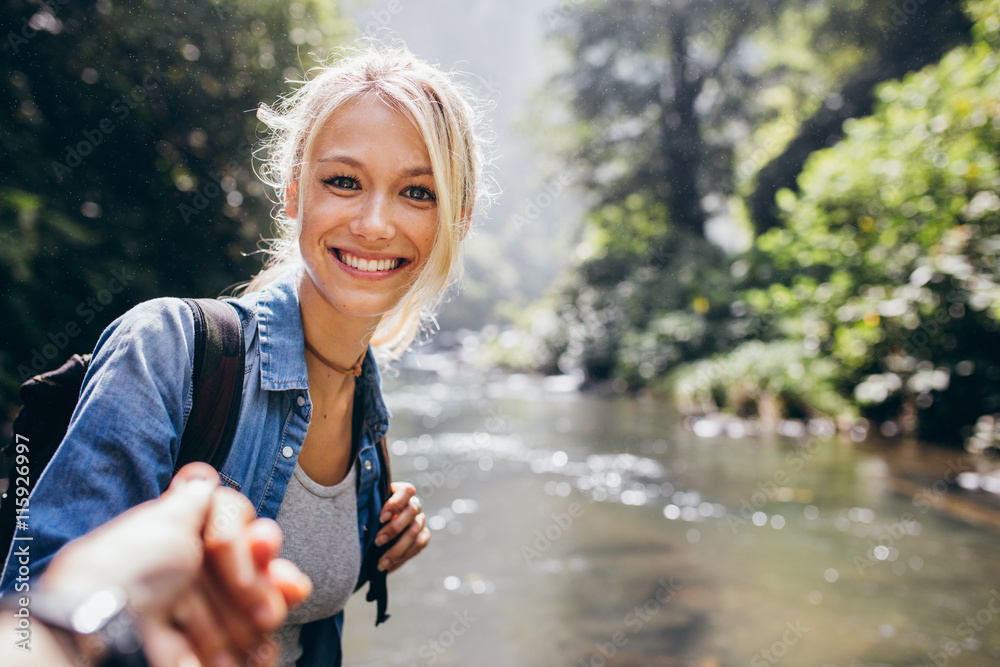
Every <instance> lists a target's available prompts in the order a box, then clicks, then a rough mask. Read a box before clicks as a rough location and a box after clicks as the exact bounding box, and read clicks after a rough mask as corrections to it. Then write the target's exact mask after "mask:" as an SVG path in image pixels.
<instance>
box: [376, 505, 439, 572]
mask: <svg viewBox="0 0 1000 667" xmlns="http://www.w3.org/2000/svg"><path fill="white" fill-rule="evenodd" d="M425 522H426V515H424V514H423V513H420V514H418V515H417V516H416V518H415V519H414V520H413V522H412V523H410V525H409V526H407V528H406V530H405V531H404V532H403V533H402V534H401V535H400V536H399V539H398V540H396V543H395V544H393V545H392V547H391V548H390V549H389V550H388V551H386V552H385V554H384V555H383V556H382V558H381V559H379V564H378V568H379V569H380V570H386V571H388V572H394V571H396V570H398V569H399V568H400V566H402V565H403V563H405V562H406V561H408V560H410V559H411V558H413V557H414V556H416V555H417V554H418V553H420V552H421V551H423V549H424V547H426V546H427V543H428V542H430V539H431V531H430V530H429V529H428V528H427V526H426V525H425Z"/></svg>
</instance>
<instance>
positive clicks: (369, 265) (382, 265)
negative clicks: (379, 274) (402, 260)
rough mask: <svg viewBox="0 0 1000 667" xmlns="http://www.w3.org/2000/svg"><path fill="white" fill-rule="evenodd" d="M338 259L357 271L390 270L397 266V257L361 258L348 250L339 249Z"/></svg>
mask: <svg viewBox="0 0 1000 667" xmlns="http://www.w3.org/2000/svg"><path fill="white" fill-rule="evenodd" d="M340 261H342V262H343V263H344V264H347V265H348V266H350V267H352V268H355V269H357V270H359V271H369V272H371V271H392V270H393V269H395V268H396V267H397V266H399V260H398V259H370V260H369V259H363V258H361V257H355V256H354V255H352V254H351V253H349V252H343V251H340Z"/></svg>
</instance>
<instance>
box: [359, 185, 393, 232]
mask: <svg viewBox="0 0 1000 667" xmlns="http://www.w3.org/2000/svg"><path fill="white" fill-rule="evenodd" d="M391 209H392V207H391V202H390V201H389V200H388V198H387V197H385V196H384V195H377V194H376V195H372V196H370V197H368V198H366V201H365V203H364V205H363V206H362V207H361V210H360V211H359V212H358V215H357V216H356V217H355V218H354V219H353V220H352V221H351V226H350V229H351V233H352V234H354V235H355V236H360V237H361V238H363V239H365V240H368V241H384V240H387V239H390V238H392V237H393V235H394V234H395V227H394V226H393V224H392V210H391Z"/></svg>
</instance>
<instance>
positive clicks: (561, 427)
mask: <svg viewBox="0 0 1000 667" xmlns="http://www.w3.org/2000/svg"><path fill="white" fill-rule="evenodd" d="M422 363H423V364H424V365H425V366H427V367H431V368H432V369H433V370H423V371H417V370H412V369H404V370H403V372H402V375H401V377H399V378H391V377H390V378H387V379H386V393H387V402H388V403H389V406H390V409H391V410H392V411H393V423H392V429H391V438H390V441H391V449H392V453H393V465H394V469H393V475H394V477H395V478H396V479H398V480H407V481H411V482H413V483H414V484H415V485H416V486H417V487H418V493H419V495H420V497H421V499H422V503H423V508H424V510H425V513H426V514H427V516H428V517H429V523H430V526H431V529H432V530H431V533H432V538H431V544H430V545H429V546H428V548H427V549H426V550H425V551H424V553H423V554H421V555H420V556H419V557H418V558H416V559H414V560H413V561H411V562H410V563H408V564H407V565H406V566H405V567H404V568H402V569H401V570H400V571H399V572H396V573H394V574H392V575H391V576H390V578H389V591H390V600H389V612H390V613H391V614H392V618H391V619H390V620H389V621H388V622H387V623H386V624H384V625H382V626H380V627H378V628H375V627H374V625H373V621H374V605H372V604H370V603H366V602H364V599H363V595H356V596H355V597H354V599H353V600H352V601H351V603H350V604H349V606H348V609H347V621H346V624H345V641H344V646H345V654H346V661H345V664H347V665H355V666H364V667H369V666H371V667H374V666H375V665H380V666H382V665H385V666H392V665H399V666H402V667H417V666H423V665H461V666H468V665H488V666H494V665H495V666H507V665H539V666H546V667H548V666H557V665H572V666H577V665H580V666H586V665H590V666H593V667H601V666H603V665H622V666H635V667H638V666H646V665H695V666H698V667H708V666H722V665H725V666H728V665H750V666H751V667H758V666H765V665H775V664H783V665H806V666H818V665H840V666H845V667H846V666H849V665H851V666H853V665H967V666H970V667H971V666H986V665H997V664H1000V532H998V531H997V530H996V528H989V527H974V526H973V525H970V524H969V523H967V522H964V521H959V520H957V519H954V518H950V516H949V515H947V514H945V513H943V512H941V511H939V507H941V506H947V504H948V501H949V498H950V497H951V496H953V495H954V493H953V491H952V490H950V489H952V488H953V485H950V484H949V483H948V482H950V481H952V480H954V478H955V476H956V473H957V471H958V470H961V469H964V468H963V466H965V465H967V463H966V462H965V460H964V459H963V458H962V457H961V456H960V454H959V453H957V452H947V451H940V450H936V449H932V448H927V447H922V446H919V445H915V444H912V443H911V444H908V445H904V444H900V443H898V442H897V443H895V444H892V443H884V444H881V445H875V444H870V443H857V442H854V441H852V440H851V439H850V438H844V437H834V436H830V435H827V436H823V435H819V436H816V435H809V434H808V433H801V434H796V433H793V432H790V431H789V433H788V434H787V435H784V436H771V437H765V436H759V435H757V436H751V435H748V434H747V432H746V431H747V429H746V428H745V427H744V426H743V425H741V424H734V425H731V426H729V427H728V428H722V429H721V430H720V428H718V427H717V426H715V425H714V424H711V423H703V424H701V425H699V426H698V427H697V428H696V429H695V430H691V429H690V428H686V427H685V424H684V423H683V420H682V419H681V418H680V417H679V416H678V415H677V414H676V413H675V412H673V411H671V410H670V409H669V408H668V407H666V406H664V405H663V404H662V403H660V402H657V401H654V400H649V399H647V400H641V399H634V398H626V397H601V396H594V395H588V394H581V393H577V392H575V391H571V383H569V382H567V381H566V379H565V378H561V379H560V378H554V379H547V380H546V379H536V378H527V377H524V376H489V375H484V374H482V373H476V372H472V371H462V372H459V371H458V370H457V369H458V366H456V365H455V364H454V363H450V362H448V361H447V359H445V358H443V357H434V356H427V357H425V358H424V360H423V362H422ZM691 425H692V424H691V423H689V424H688V425H687V426H689V427H690V426H691ZM751 432H752V431H751ZM900 471H903V472H904V473H905V474H899V473H900ZM900 489H903V490H905V491H906V493H899V491H900ZM995 516H1000V512H996V513H992V512H990V511H987V512H980V514H979V515H978V516H976V517H973V518H976V519H977V520H983V521H986V523H989V522H990V521H991V520H994V517H995ZM995 525H996V522H995V520H994V526H995Z"/></svg>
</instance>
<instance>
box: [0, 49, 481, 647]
mask: <svg viewBox="0 0 1000 667" xmlns="http://www.w3.org/2000/svg"><path fill="white" fill-rule="evenodd" d="M259 117H260V118H261V120H262V121H263V122H264V123H266V124H267V126H268V127H269V128H270V129H271V135H270V137H269V139H268V141H267V143H266V144H265V146H264V147H263V149H262V157H263V158H264V159H265V161H264V166H263V167H262V169H261V170H260V171H261V176H262V178H263V180H264V181H265V182H266V183H268V184H269V185H271V186H272V187H273V188H274V190H275V192H276V194H277V201H278V202H279V206H278V207H277V214H276V218H277V223H278V228H279V234H278V238H277V239H275V240H274V241H273V242H272V243H271V244H270V246H269V252H270V255H269V260H268V263H267V266H266V268H265V270H264V271H263V272H262V273H260V274H259V275H257V276H256V277H255V278H254V279H253V280H252V281H251V282H250V283H249V285H248V287H247V288H246V290H245V291H244V292H243V293H242V294H241V295H240V296H239V297H238V298H235V299H231V300H228V302H229V303H230V304H231V305H232V306H233V307H234V308H235V309H236V311H237V312H238V313H239V315H240V318H241V322H242V325H243V334H244V339H245V341H246V346H245V368H246V369H247V372H246V375H245V380H244V383H243V398H242V403H241V411H240V418H239V423H238V424H237V427H236V433H235V437H234V440H233V445H232V449H231V451H230V453H229V456H228V458H227V459H226V460H225V463H224V465H222V467H221V469H220V471H219V473H220V477H221V479H222V480H223V482H224V483H226V484H228V485H229V486H231V487H233V488H235V489H237V490H239V491H240V492H241V493H243V494H244V495H245V496H246V497H247V498H249V499H250V501H251V503H253V506H254V507H255V508H256V512H257V515H258V516H261V517H270V518H274V519H276V520H277V522H278V523H279V524H280V526H281V528H282V530H283V532H284V535H285V542H284V544H283V546H282V556H284V557H285V558H288V559H290V560H291V561H292V562H294V563H295V564H296V565H297V566H298V567H299V568H300V569H301V570H302V571H303V572H305V573H306V574H307V575H309V577H310V578H311V579H312V581H313V587H314V593H313V595H312V596H311V597H310V598H309V600H307V601H306V602H305V603H304V604H303V605H301V606H300V607H298V608H296V609H294V610H292V612H291V613H290V614H289V616H288V621H287V622H286V624H285V625H283V626H282V627H281V628H280V629H279V631H278V632H277V633H276V635H275V642H276V645H277V647H278V648H279V649H280V659H279V664H281V665H293V664H299V665H303V664H305V665H323V666H329V665H337V664H340V661H341V649H340V633H341V630H342V627H343V607H344V604H345V603H346V601H347V599H348V598H349V597H350V595H351V594H352V593H353V592H354V591H355V590H356V589H358V588H360V587H361V586H362V585H363V584H364V583H369V591H368V599H369V600H372V601H376V602H377V603H378V621H377V622H381V621H383V620H385V618H386V617H387V614H386V604H387V592H386V585H385V575H386V574H387V573H388V572H391V571H392V570H394V569H396V568H398V567H399V566H400V565H402V564H403V563H405V562H406V561H407V560H409V559H410V558H412V557H413V556H415V555H416V554H417V553H419V552H420V551H421V550H422V549H423V548H424V547H425V546H426V545H427V542H428V539H429V536H430V534H429V531H428V529H427V528H426V527H425V525H424V515H423V514H422V513H421V512H420V508H419V503H418V502H417V501H416V499H415V498H414V488H413V486H412V485H409V484H392V485H391V486H390V484H389V475H388V458H387V453H386V451H385V433H386V429H387V428H388V414H387V411H386V409H385V405H384V403H383V401H382V395H381V384H380V379H379V372H378V367H377V364H376V358H375V357H377V358H378V359H379V360H390V359H393V358H397V357H398V356H399V355H400V354H401V353H402V352H403V351H404V350H405V349H406V348H407V347H408V346H409V344H410V343H411V342H412V341H413V339H414V337H415V335H416V334H417V333H418V332H419V331H420V328H421V326H422V325H423V324H424V323H425V322H427V320H428V318H430V317H432V316H433V312H434V309H435V308H436V306H437V305H438V303H439V302H440V300H441V297H442V295H443V293H444V291H445V290H446V289H447V287H448V286H449V285H451V284H452V283H453V282H454V281H455V280H456V279H457V278H458V276H459V275H460V273H461V254H460V247H461V244H462V241H463V239H464V238H465V236H466V234H467V232H468V229H469V221H470V219H471V216H472V212H473V205H474V203H475V202H476V201H477V195H479V194H480V193H481V192H482V188H483V177H482V141H481V139H480V135H479V134H477V131H476V129H477V128H478V127H479V118H478V116H477V113H476V108H475V104H474V103H473V102H472V101H471V97H470V96H468V95H466V94H465V93H464V91H463V89H462V88H461V87H460V86H459V85H457V84H456V83H455V82H454V81H453V79H452V77H451V76H450V75H447V74H445V73H443V72H441V71H440V70H438V69H436V68H434V67H432V66H430V65H427V64H426V63H423V62H421V61H419V60H417V59H416V58H414V57H413V56H412V55H411V54H410V53H408V52H407V51H406V50H405V49H401V48H391V49H390V48H375V47H372V48H368V49H365V50H363V51H359V52H355V53H352V54H349V55H347V56H345V57H342V58H341V59H340V60H338V61H336V62H334V63H333V64H331V65H329V66H326V67H322V68H319V69H318V70H316V71H314V72H312V73H311V76H308V77H306V81H304V82H299V84H298V87H297V89H296V90H295V91H294V92H293V93H292V94H290V95H289V96H288V97H287V98H285V99H283V100H282V101H280V102H279V103H278V104H276V105H275V106H273V107H262V108H261V110H260V112H259ZM479 201H483V199H482V198H480V200H479ZM194 345H195V336H194V323H193V315H192V311H191V310H190V309H189V308H188V306H187V305H186V304H185V303H184V302H183V301H181V300H179V299H156V300H154V301H150V302H147V303H144V304H140V305H139V306H137V307H136V308H134V309H132V310H131V311H129V312H128V313H126V314H125V315H124V316H122V317H121V318H119V320H117V321H116V322H114V323H113V324H112V325H111V326H110V327H109V328H108V329H107V330H106V331H105V332H104V334H103V335H102V336H101V339H100V341H99V342H98V345H97V348H96V350H95V352H94V356H93V361H92V365H91V368H90V371H89V372H88V375H87V378H86V380H85V382H84V387H83V390H82V393H81V398H80V402H79V404H78V406H77V409H76V412H75V413H74V416H73V420H72V422H71V424H70V427H69V429H68V431H67V434H66V437H65V439H64V441H63V443H62V445H61V446H60V448H59V450H58V452H57V454H56V455H55V456H54V457H53V459H52V462H51V464H50V466H49V468H48V469H47V470H46V474H45V475H44V476H43V477H42V478H41V479H40V480H39V482H38V485H37V486H36V489H35V492H34V494H33V495H32V497H31V503H32V505H31V506H32V519H33V526H32V535H33V548H34V554H35V562H34V564H33V567H34V568H35V570H36V571H37V570H41V569H43V568H44V567H45V565H46V563H47V562H48V560H49V559H50V558H51V556H52V554H53V553H54V552H55V551H56V550H58V548H59V547H60V546H62V544H64V543H65V542H67V541H68V540H70V539H73V538H74V537H77V536H79V535H82V534H84V533H86V532H87V531H89V530H91V529H92V528H94V527H95V526H96V525H99V524H101V523H104V522H105V521H107V520H109V519H110V518H112V517H114V516H116V515H118V514H120V513H121V512H123V511H125V510H126V509H128V508H129V507H132V506H134V505H137V504H139V503H141V502H143V501H145V500H148V499H150V498H153V497H156V496H158V495H159V494H160V493H161V492H163V490H164V489H166V488H167V485H168V484H169V483H170V479H171V475H172V472H173V471H174V469H175V466H176V463H177V456H178V448H179V442H180V438H181V435H182V434H183V431H184V427H185V425H186V421H187V418H188V413H189V411H190V408H191V400H192V399H191V395H192V386H191V384H192V383H191V377H192V366H193V359H194V354H195V350H194ZM15 570H16V568H13V569H12V567H11V565H10V564H9V563H8V566H7V569H6V571H5V572H4V580H3V586H4V587H10V586H11V584H12V581H13V578H14V577H15V576H16V574H17V573H16V571H15ZM206 599H207V600H208V602H209V603H211V601H212V599H213V598H212V596H210V595H209V596H207V598H206ZM216 602H217V603H218V604H216V605H215V606H214V607H212V605H211V604H202V603H192V604H191V605H189V606H188V608H186V609H185V610H184V613H183V614H179V615H178V617H177V618H175V619H174V622H175V624H176V625H178V626H179V627H181V628H182V629H183V630H185V631H186V632H187V633H188V635H189V637H191V638H192V641H194V642H195V643H197V644H199V649H200V651H201V654H202V655H208V656H209V657H211V656H213V655H223V656H224V655H225V649H227V648H228V645H227V644H226V640H225V639H224V638H225V637H227V636H228V635H231V634H232V633H233V632H234V630H233V628H231V627H227V626H226V622H225V616H224V610H223V611H222V612H219V608H220V607H222V608H224V607H225V602H224V600H222V601H220V600H216ZM217 612H218V613H222V614H223V616H222V618H221V620H220V618H219V617H217V616H216V615H215V614H216V613H217ZM230 653H232V652H231V651H230ZM219 664H225V658H224V657H220V658H219Z"/></svg>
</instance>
